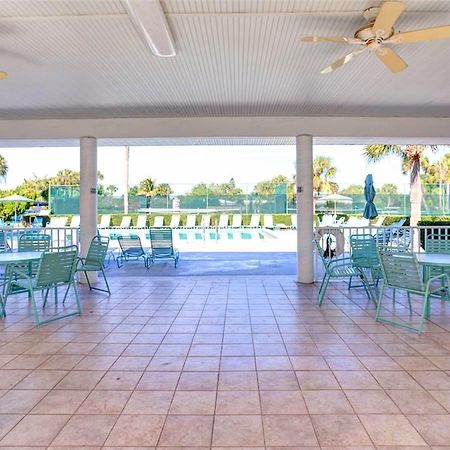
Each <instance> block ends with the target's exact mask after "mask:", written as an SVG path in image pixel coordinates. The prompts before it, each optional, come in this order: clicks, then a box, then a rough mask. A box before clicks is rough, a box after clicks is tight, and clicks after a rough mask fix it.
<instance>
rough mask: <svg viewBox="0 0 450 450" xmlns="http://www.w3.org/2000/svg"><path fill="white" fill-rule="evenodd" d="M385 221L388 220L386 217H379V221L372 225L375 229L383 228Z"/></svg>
mask: <svg viewBox="0 0 450 450" xmlns="http://www.w3.org/2000/svg"><path fill="white" fill-rule="evenodd" d="M384 219H386V216H378V219H377V221H376V222H375V223H374V224H372V226H373V227H381V226H382V225H383V222H384Z"/></svg>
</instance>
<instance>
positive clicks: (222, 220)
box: [219, 214, 228, 228]
mask: <svg viewBox="0 0 450 450" xmlns="http://www.w3.org/2000/svg"><path fill="white" fill-rule="evenodd" d="M227 227H228V214H221V215H220V217H219V228H227Z"/></svg>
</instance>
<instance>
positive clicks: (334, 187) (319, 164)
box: [313, 156, 339, 198]
mask: <svg viewBox="0 0 450 450" xmlns="http://www.w3.org/2000/svg"><path fill="white" fill-rule="evenodd" d="M336 172H337V168H336V167H335V166H333V163H332V160H331V158H329V157H326V156H317V157H316V158H314V161H313V189H314V194H315V197H316V198H317V197H319V195H320V194H335V193H336V192H337V191H338V190H339V185H338V184H337V183H336V182H335V181H333V179H334V177H335V176H336Z"/></svg>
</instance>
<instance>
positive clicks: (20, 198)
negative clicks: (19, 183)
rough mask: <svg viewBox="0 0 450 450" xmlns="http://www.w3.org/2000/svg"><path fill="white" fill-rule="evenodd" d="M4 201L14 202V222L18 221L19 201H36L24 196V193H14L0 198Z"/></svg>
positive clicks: (0, 200)
mask: <svg viewBox="0 0 450 450" xmlns="http://www.w3.org/2000/svg"><path fill="white" fill-rule="evenodd" d="M0 202H2V203H14V222H17V203H30V202H34V200H33V199H31V198H27V197H24V196H23V195H19V194H13V195H8V197H3V198H0Z"/></svg>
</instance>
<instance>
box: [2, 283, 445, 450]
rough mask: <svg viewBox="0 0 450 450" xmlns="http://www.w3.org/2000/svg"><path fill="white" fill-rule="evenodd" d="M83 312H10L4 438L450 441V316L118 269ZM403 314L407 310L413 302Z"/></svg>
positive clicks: (263, 444) (344, 295)
mask: <svg viewBox="0 0 450 450" xmlns="http://www.w3.org/2000/svg"><path fill="white" fill-rule="evenodd" d="M111 287H112V290H113V292H114V294H113V295H112V296H111V297H109V298H108V297H107V296H106V295H103V294H97V293H95V294H90V293H88V292H87V291H86V290H85V288H81V289H80V292H81V297H82V304H83V316H82V317H75V318H72V319H63V320H61V321H59V322H55V323H53V324H50V325H47V326H43V327H41V328H40V329H36V328H35V327H34V324H33V323H32V318H31V313H30V311H29V310H28V302H27V299H26V297H24V296H14V297H11V298H10V302H9V305H8V312H9V315H8V317H7V319H3V320H1V321H0V439H1V440H0V446H3V447H8V448H15V449H18V448H33V449H37V448H39V449H45V448H51V449H54V450H56V449H62V448H65V449H68V448H69V447H72V448H84V449H88V450H89V449H100V448H105V449H106V448H109V449H113V448H115V449H119V448H127V447H133V448H146V449H149V448H167V447H169V448H179V447H183V448H191V449H200V448H204V449H207V448H214V449H222V448H235V449H247V448H253V449H255V448H257V449H264V448H268V449H281V448H309V449H313V448H320V447H321V448H334V449H337V448H346V449H349V448H355V449H356V448H358V449H366V448H367V449H369V448H404V449H407V448H414V449H420V448H450V447H446V446H450V415H449V411H450V376H449V374H450V332H449V331H448V330H450V320H449V317H450V314H449V312H450V311H449V307H448V306H447V305H443V304H441V302H440V301H437V300H435V301H434V302H433V317H432V318H433V321H434V324H428V326H427V329H426V332H425V334H424V335H423V336H417V335H414V334H412V333H410V332H405V331H401V330H400V329H396V328H392V327H389V326H384V325H380V324H375V323H374V320H373V314H374V310H373V305H371V304H369V303H368V300H367V298H366V297H365V295H364V293H363V292H361V291H360V290H357V289H355V290H352V291H351V294H349V293H348V291H347V290H346V287H345V285H344V284H333V286H332V287H331V288H330V289H329V297H330V298H329V299H327V300H326V303H324V305H323V307H322V308H321V309H319V308H318V307H317V306H316V302H315V296H316V290H317V286H298V285H296V283H295V282H294V281H293V279H292V277H270V276H267V277H247V278H243V277H204V278H202V277H197V278H194V277H185V278H184V277H177V278H154V277H152V278H145V277H136V278H132V277H111ZM397 308H398V309H399V310H400V312H402V306H401V305H399V306H397Z"/></svg>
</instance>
